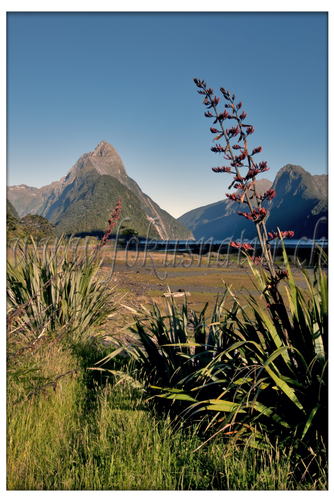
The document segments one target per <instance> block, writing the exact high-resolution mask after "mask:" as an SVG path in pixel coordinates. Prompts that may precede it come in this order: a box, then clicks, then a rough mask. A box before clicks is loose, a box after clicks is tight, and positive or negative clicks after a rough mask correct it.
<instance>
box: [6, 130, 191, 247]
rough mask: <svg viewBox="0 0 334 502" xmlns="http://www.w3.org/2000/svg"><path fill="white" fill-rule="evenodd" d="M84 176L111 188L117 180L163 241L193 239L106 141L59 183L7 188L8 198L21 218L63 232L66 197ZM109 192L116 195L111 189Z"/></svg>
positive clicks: (106, 216) (85, 156)
mask: <svg viewBox="0 0 334 502" xmlns="http://www.w3.org/2000/svg"><path fill="white" fill-rule="evenodd" d="M84 172H85V173H86V175H87V173H90V174H92V173H94V172H95V173H96V175H97V176H95V181H96V182H97V179H98V176H109V177H110V178H111V179H108V180H107V178H106V179H105V180H107V184H108V186H109V185H110V183H111V182H112V180H116V181H117V182H118V183H120V184H121V185H123V186H124V187H125V188H126V189H127V190H129V191H131V192H132V193H133V194H134V196H135V197H136V198H137V199H138V200H139V203H140V205H141V207H142V209H143V211H144V212H145V214H146V219H147V225H148V226H151V227H152V231H153V230H154V232H153V234H154V235H156V236H157V237H159V238H160V239H176V238H180V239H187V238H193V235H192V232H191V231H190V230H189V229H188V228H187V227H185V226H184V225H182V224H181V223H180V222H179V221H178V220H177V219H175V218H173V217H172V216H171V215H170V214H169V213H167V212H166V211H164V210H163V209H161V208H160V206H159V205H158V204H157V203H156V202H154V201H153V200H152V199H151V198H150V197H149V196H148V195H146V194H144V193H143V192H142V190H141V188H140V187H139V185H138V184H137V183H136V181H135V180H133V179H132V178H130V177H129V176H128V175H127V172H126V169H125V167H124V164H123V162H122V159H121V157H120V156H119V154H118V152H117V151H116V149H115V148H114V147H113V146H112V145H111V144H110V143H107V142H106V141H104V140H102V141H101V142H100V143H99V144H98V145H97V147H96V148H95V150H94V151H93V152H89V153H84V154H83V155H81V157H80V158H79V159H78V160H77V161H76V163H75V164H74V166H72V168H71V169H70V170H69V171H68V173H67V174H66V175H65V176H63V177H62V178H61V179H60V180H59V181H54V182H52V183H50V185H46V186H44V187H41V188H35V187H28V186H27V185H23V184H22V185H15V186H11V187H8V191H7V194H8V195H7V197H8V199H9V200H10V202H11V203H12V204H13V206H14V207H15V209H16V210H17V212H18V214H19V216H20V217H22V216H24V214H27V213H33V214H34V213H36V214H39V215H42V216H44V217H46V218H48V219H50V222H52V223H54V224H55V225H56V227H57V228H58V229H59V230H60V228H62V227H63V226H64V225H62V224H61V219H62V217H64V215H65V212H66V211H67V217H68V214H69V211H68V208H67V206H66V204H67V202H66V201H68V200H70V199H67V194H68V193H69V192H71V193H72V196H73V189H74V186H75V180H77V179H80V176H81V174H82V173H84ZM80 173H81V174H80ZM90 181H91V183H92V177H90ZM113 183H115V181H113ZM91 189H92V187H90V190H91ZM87 190H88V189H87ZM109 191H111V192H113V190H112V188H111V187H110V186H109ZM121 191H122V190H121ZM77 196H79V194H77ZM73 197H74V196H73ZM80 197H81V198H84V197H85V196H84V193H83V184H82V185H81V188H80ZM129 197H130V196H129ZM130 198H131V197H130ZM116 202H117V201H114V205H115V204H116ZM95 203H96V204H95V205H93V206H92V200H90V202H89V205H90V207H91V209H92V210H93V211H94V210H98V209H96V208H97V207H98V206H99V201H98V200H96V201H95ZM136 207H137V204H136ZM85 214H87V213H85ZM131 216H132V220H133V222H132V226H136V223H135V221H136V215H135V213H133V214H131ZM108 217H109V214H108V215H107V214H106V215H105V219H106V220H107V218H108ZM150 222H152V223H150ZM141 226H142V225H141ZM67 227H68V225H66V228H67ZM96 230H97V229H96ZM136 230H137V229H136ZM92 231H93V228H92ZM98 231H100V230H98Z"/></svg>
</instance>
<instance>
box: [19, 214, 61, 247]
mask: <svg viewBox="0 0 334 502" xmlns="http://www.w3.org/2000/svg"><path fill="white" fill-rule="evenodd" d="M19 224H20V226H21V228H22V230H23V231H24V233H25V234H26V235H32V236H33V238H34V239H35V240H37V241H38V240H40V239H44V238H45V237H53V235H54V233H53V230H54V228H55V225H53V224H52V223H50V222H49V221H48V220H47V219H46V218H44V216H40V215H38V214H26V215H25V216H23V217H22V218H21V219H20V221H19Z"/></svg>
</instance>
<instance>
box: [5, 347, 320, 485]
mask: <svg viewBox="0 0 334 502" xmlns="http://www.w3.org/2000/svg"><path fill="white" fill-rule="evenodd" d="M101 350H102V352H101ZM103 355H104V353H103V349H96V348H92V347H88V348H87V346H86V348H81V349H78V348H76V349H75V350H73V349H70V348H65V347H64V346H58V347H55V348H53V349H52V350H51V351H50V352H49V353H48V355H47V357H46V358H44V361H43V371H44V373H45V374H47V373H48V372H49V373H50V374H51V373H53V374H55V373H58V374H64V373H66V372H67V371H69V370H71V369H73V368H78V371H77V375H76V376H75V377H74V378H71V377H70V376H69V377H68V378H64V379H62V380H59V384H58V386H57V389H56V391H54V390H53V389H52V388H51V390H49V392H48V393H38V394H36V395H32V396H30V397H29V398H24V397H23V396H24V394H25V393H26V388H25V387H24V384H23V383H21V384H19V383H17V384H16V385H13V386H12V385H11V386H8V395H7V489H8V490H291V489H302V490H312V489H326V471H325V467H326V466H322V467H321V466H319V467H320V469H319V470H320V472H322V473H323V475H322V476H321V475H320V476H317V478H316V479H315V478H312V477H311V476H309V477H308V476H306V477H305V478H304V479H303V482H297V480H296V477H295V475H294V471H295V468H296V462H297V461H296V459H295V458H294V457H293V449H292V448H290V449H289V448H279V447H278V445H274V446H272V445H270V444H268V450H267V451H264V450H256V449H254V448H250V447H247V444H246V445H243V446H242V447H234V449H233V451H231V450H230V449H229V446H228V443H227V442H224V440H223V439H222V438H221V437H219V435H218V436H217V437H216V438H214V439H212V440H211V441H209V442H208V443H206V444H204V445H203V442H204V441H203V437H201V435H200V434H198V433H196V431H195V425H194V424H193V425H190V426H186V425H182V424H180V423H179V424H178V425H177V424H176V421H175V420H172V419H170V418H169V417H168V416H167V417H166V416H165V417H164V418H163V417H162V415H159V414H158V413H157V412H155V411H154V409H153V408H152V407H150V406H149V404H148V403H147V402H145V398H146V397H147V396H146V395H145V391H144V389H143V388H142V387H141V386H140V384H139V383H138V382H134V381H133V380H132V379H131V378H130V377H129V378H124V377H123V379H118V380H116V379H114V380H113V381H111V380H109V381H108V380H106V379H105V378H104V379H102V378H103V377H102V376H101V375H100V374H97V373H96V372H93V371H90V370H87V369H85V368H87V367H89V366H90V365H92V364H94V362H96V360H98V359H99V358H100V357H101V356H103ZM201 445H203V446H202V447H200V446H201ZM195 450H196V451H195Z"/></svg>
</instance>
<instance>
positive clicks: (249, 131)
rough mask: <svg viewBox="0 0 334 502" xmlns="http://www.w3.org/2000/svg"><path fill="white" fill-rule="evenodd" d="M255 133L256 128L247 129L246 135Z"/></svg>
mask: <svg viewBox="0 0 334 502" xmlns="http://www.w3.org/2000/svg"><path fill="white" fill-rule="evenodd" d="M254 131H255V129H254V127H253V126H250V127H247V129H246V133H247V135H248V134H253V132H254Z"/></svg>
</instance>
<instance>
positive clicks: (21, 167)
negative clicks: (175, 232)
mask: <svg viewBox="0 0 334 502" xmlns="http://www.w3.org/2000/svg"><path fill="white" fill-rule="evenodd" d="M327 36H328V32H327V13H326V12H322V13H321V12H312V13H303V12H295V13H280V12H267V13H255V12H248V13H246V12H236V13H229V12H216V13H203V12H202V13H197V12H196V13H195V12H194V13H190V12H185V13H144V12H141V13H138V12H137V13H130V12H126V13H32V12H26V13H15V12H13V13H8V14H7V184H8V185H17V184H21V183H25V184H27V185H29V186H35V187H41V186H43V185H47V184H49V183H51V182H52V181H56V180H59V179H60V178H61V177H62V176H64V175H65V174H66V173H67V172H68V171H69V169H70V168H71V167H72V166H73V165H74V164H75V162H76V160H77V159H78V158H79V157H80V156H81V155H82V154H83V153H85V152H89V151H93V150H94V148H95V147H96V146H97V145H98V143H99V142H100V141H101V140H103V139H104V140H105V141H108V142H109V143H111V144H112V145H113V146H114V147H115V148H116V150H117V151H118V153H119V155H120V156H121V158H122V160H123V163H124V165H125V168H126V170H127V173H128V175H129V176H131V177H132V178H133V179H135V180H136V181H137V183H138V184H139V185H140V187H141V188H142V190H143V191H144V192H145V193H147V194H148V195H149V196H150V197H151V198H152V199H153V200H154V201H155V202H157V203H158V204H159V205H160V206H161V207H162V208H163V209H165V210H166V211H168V212H169V213H171V214H172V215H173V216H174V217H179V216H181V215H182V214H183V213H185V212H187V211H189V210H191V209H193V208H196V207H199V206H204V205H207V204H210V203H213V202H216V201H218V200H221V199H223V198H225V192H226V191H227V187H228V185H229V183H230V181H231V179H230V177H229V176H228V175H227V174H215V173H213V172H212V171H211V167H217V166H222V165H223V164H224V163H225V164H226V162H224V159H223V157H222V156H219V155H217V154H214V153H212V152H211V151H210V147H211V146H212V145H213V143H212V139H213V135H212V134H211V132H210V130H209V128H210V126H211V125H212V121H211V120H210V119H207V118H205V117H204V111H205V107H204V106H203V104H202V98H201V96H200V95H199V94H198V93H197V88H196V86H195V84H194V83H193V78H194V77H197V78H200V79H204V80H205V81H206V82H207V84H208V86H209V87H213V89H214V91H215V93H216V94H217V95H218V96H221V104H222V106H223V101H224V100H223V97H222V95H221V94H220V92H219V88H220V87H221V86H224V87H225V88H226V89H228V90H230V92H231V94H233V93H235V95H236V99H237V100H238V101H239V100H241V101H242V103H243V107H242V108H243V109H244V110H245V112H246V113H247V114H248V115H247V123H250V124H252V125H253V126H254V128H255V133H254V134H253V135H252V136H251V137H250V140H249V145H250V147H257V146H260V145H261V146H262V148H263V151H262V153H261V154H260V155H258V156H257V157H256V160H257V161H261V160H267V162H268V165H269V166H270V168H271V169H270V171H269V172H268V173H265V174H266V176H265V177H266V178H268V179H271V180H274V178H275V175H276V173H277V172H278V171H279V169H280V168H282V167H283V166H284V165H286V164H289V163H291V164H296V165H300V166H302V167H303V168H304V169H306V170H307V171H309V172H310V173H311V174H327V172H328V158H327V140H328V137H327V120H328V113H327V112H328V102H327V98H328V74H327V57H328V53H327V43H328V40H327ZM221 109H223V108H222V107H221Z"/></svg>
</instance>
